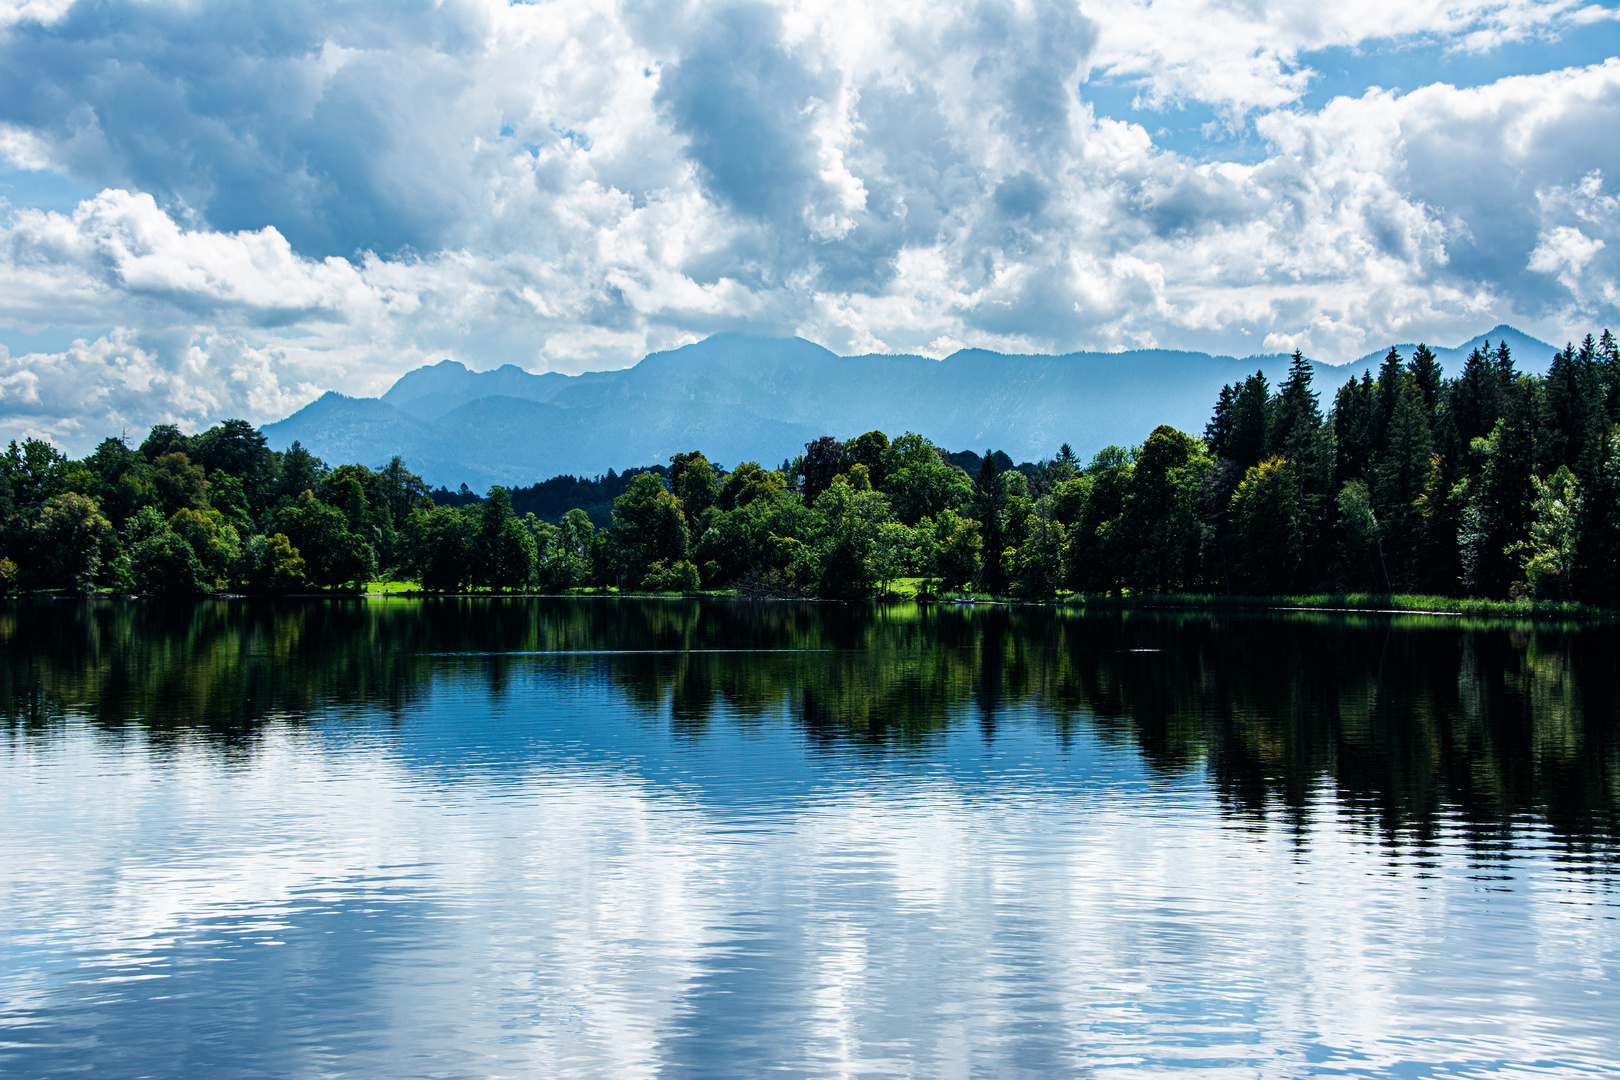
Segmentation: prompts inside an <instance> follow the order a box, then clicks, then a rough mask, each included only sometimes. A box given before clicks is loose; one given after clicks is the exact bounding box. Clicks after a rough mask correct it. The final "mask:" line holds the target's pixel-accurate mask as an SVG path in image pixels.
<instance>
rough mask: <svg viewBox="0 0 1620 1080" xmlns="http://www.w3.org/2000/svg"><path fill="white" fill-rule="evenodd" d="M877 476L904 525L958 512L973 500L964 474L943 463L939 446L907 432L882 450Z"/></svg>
mask: <svg viewBox="0 0 1620 1080" xmlns="http://www.w3.org/2000/svg"><path fill="white" fill-rule="evenodd" d="M878 473H879V475H880V476H881V477H882V478H883V482H882V484H880V485H879V487H880V488H881V490H882V491H883V492H884V493H885V494H886V495H888V496H889V501H890V503H891V504H892V505H893V507H894V512H895V516H896V517H898V518H899V519H900V520H901V521H902V522H903V523H905V524H907V525H915V524H917V523H918V522H919V521H921V520H922V519H923V518H931V517H937V516H938V515H939V514H940V513H941V512H942V511H945V510H954V511H957V512H960V511H962V510H964V509H966V508H967V505H968V503H969V502H970V501H971V500H972V498H973V481H971V480H970V479H968V475H967V473H965V472H963V471H962V470H961V469H958V468H957V467H956V466H955V465H952V464H950V463H949V462H948V461H946V460H945V456H944V452H943V451H942V450H940V449H939V447H937V446H934V445H933V444H932V443H930V442H929V441H928V440H927V439H925V438H923V437H922V436H921V435H916V434H913V433H911V432H909V431H908V432H906V433H905V434H904V435H902V436H900V437H899V438H897V439H895V440H894V441H893V442H892V443H890V444H889V446H888V448H887V449H886V450H884V451H883V454H882V467H881V468H880V469H879V470H878Z"/></svg>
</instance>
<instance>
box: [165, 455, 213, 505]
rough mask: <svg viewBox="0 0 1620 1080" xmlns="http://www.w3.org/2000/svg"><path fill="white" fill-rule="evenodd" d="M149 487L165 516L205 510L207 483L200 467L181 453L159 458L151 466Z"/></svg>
mask: <svg viewBox="0 0 1620 1080" xmlns="http://www.w3.org/2000/svg"><path fill="white" fill-rule="evenodd" d="M152 487H153V489H154V490H155V491H156V493H157V499H158V506H159V507H160V508H161V509H162V510H163V513H164V515H165V516H169V515H171V514H173V513H174V512H175V511H177V510H206V509H207V508H208V494H207V493H208V480H207V478H206V477H205V476H204V474H203V469H202V466H201V465H194V464H192V461H191V459H190V458H189V457H187V456H186V455H185V454H184V453H183V452H181V451H178V450H176V451H174V452H173V453H169V454H162V455H160V456H159V457H157V458H156V459H155V460H154V461H153V462H152Z"/></svg>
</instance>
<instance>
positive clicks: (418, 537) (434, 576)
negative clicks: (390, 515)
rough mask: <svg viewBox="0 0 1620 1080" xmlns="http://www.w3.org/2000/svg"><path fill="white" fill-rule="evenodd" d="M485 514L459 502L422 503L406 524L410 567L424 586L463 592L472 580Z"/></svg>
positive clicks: (432, 589) (435, 590) (438, 589)
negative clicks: (421, 506)
mask: <svg viewBox="0 0 1620 1080" xmlns="http://www.w3.org/2000/svg"><path fill="white" fill-rule="evenodd" d="M482 525H483V521H482V515H479V514H476V513H475V512H473V511H472V510H471V509H468V508H463V507H456V506H437V507H431V508H429V507H423V508H420V509H417V510H415V511H413V512H412V513H411V516H410V517H409V518H408V519H407V521H406V525H405V533H406V537H407V539H406V550H407V551H409V552H410V559H409V561H408V562H407V564H406V565H407V568H408V569H409V570H410V571H411V572H412V573H414V574H415V576H416V579H417V580H418V581H420V582H421V583H422V587H423V588H424V589H428V590H431V591H433V592H462V591H464V590H465V589H466V588H467V587H468V585H470V584H471V582H472V577H473V560H474V558H475V555H476V542H477V537H478V534H479V532H480V531H481V529H482Z"/></svg>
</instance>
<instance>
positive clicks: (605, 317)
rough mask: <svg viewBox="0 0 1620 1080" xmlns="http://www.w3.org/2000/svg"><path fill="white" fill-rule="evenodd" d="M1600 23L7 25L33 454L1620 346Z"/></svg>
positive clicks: (1611, 40) (27, 8)
mask: <svg viewBox="0 0 1620 1080" xmlns="http://www.w3.org/2000/svg"><path fill="white" fill-rule="evenodd" d="M1616 14H1617V13H1616V9H1615V5H1614V4H1612V3H1586V2H1582V0H1547V2H1535V0H1401V2H1394V0H1364V2H1361V3H1357V4H1354V5H1350V4H1341V5H1323V4H1320V3H1275V2H1273V3H1250V4H1233V3H1230V2H1227V0H1105V2H1099V3H1094V4H1093V3H1082V4H1064V3H1057V2H1041V3H1008V4H981V5H963V4H959V3H952V4H940V3H933V2H929V0H897V2H895V3H891V4H885V5H873V4H868V3H847V2H837V0H830V2H825V3H816V2H810V0H800V2H796V3H790V4H781V5H772V4H762V3H708V4H677V3H631V4H614V3H591V2H583V0H576V2H570V3H533V4H520V5H509V4H506V3H495V2H480V0H462V2H447V3H440V4H424V3H417V4H410V3H379V4H367V3H344V4H313V3H312V4H302V3H293V2H286V3H276V4H223V3H220V4H207V3H177V4H165V3H150V2H141V3H124V2H117V0H111V2H103V3H95V4H83V3H78V4H76V3H66V2H62V0H0V198H3V199H4V200H5V204H4V206H3V207H0V348H3V350H4V351H3V352H0V436H16V435H21V434H40V435H46V436H48V437H51V438H53V439H56V440H57V441H59V442H61V443H63V444H64V445H67V446H69V447H71V448H73V449H75V450H82V449H84V448H85V447H87V446H88V445H90V444H92V443H93V442H94V441H96V440H97V439H99V438H100V437H101V436H102V435H103V434H106V433H108V432H118V431H121V430H129V431H131V432H132V433H139V431H141V430H142V429H144V427H145V426H147V425H149V424H151V423H154V422H177V423H180V424H181V425H182V426H183V427H186V428H195V427H198V426H201V425H204V424H206V423H209V422H212V421H214V420H218V419H220V418H222V417H226V416H244V417H247V418H249V419H251V420H255V421H261V422H262V421H267V420H272V419H276V418H278V417H280V416H284V415H286V414H287V413H289V412H291V411H293V410H294V409H296V408H298V407H299V406H301V405H302V404H304V403H306V402H307V401H309V400H310V399H312V398H313V397H314V396H315V395H317V394H319V393H320V392H322V391H324V390H326V389H338V390H342V391H344V392H348V393H356V394H375V393H378V392H380V391H381V390H383V389H385V388H386V387H387V386H388V385H389V384H390V383H391V382H392V381H393V379H395V378H396V377H397V376H398V375H399V374H400V373H402V372H403V371H405V370H408V369H410V368H413V367H416V366H419V365H421V364H423V363H430V362H435V361H437V360H439V359H443V358H445V357H454V358H456V359H458V360H461V361H462V362H464V363H466V364H468V366H470V367H474V368H489V367H494V366H496V365H498V364H501V363H516V364H519V365H521V366H523V367H526V368H528V369H530V370H536V371H539V370H547V369H551V370H561V371H579V370H585V369H591V368H609V367H619V366H623V365H626V364H629V363H633V362H634V361H635V360H637V359H639V358H640V356H642V355H643V354H645V353H646V352H649V351H652V350H654V349H660V348H668V347H672V346H676V345H680V344H684V343H687V342H690V341H693V340H697V339H700V338H702V337H705V336H707V335H709V334H711V333H715V332H718V331H725V330H736V329H751V330H754V331H756V332H766V333H781V334H800V335H802V336H804V337H807V338H809V339H811V340H814V341H817V342H820V343H821V344H824V345H826V346H828V347H829V348H832V349H834V350H835V351H838V352H842V353H855V352H867V351H877V352H918V353H924V354H928V355H934V356H943V355H946V354H948V353H949V352H951V351H954V350H955V349H957V348H960V347H963V346H970V345H971V346H979V347H986V348H993V349H999V350H1003V351H1039V352H1051V351H1068V350H1074V349H1104V350H1109V349H1122V348H1130V347H1141V346H1160V347H1173V348H1189V349H1204V350H1209V351H1214V352H1225V353H1232V354H1236V355H1248V354H1250V353H1259V352H1265V353H1272V352H1280V351H1287V350H1291V349H1293V348H1295V347H1299V348H1302V349H1304V350H1305V351H1306V352H1307V354H1309V355H1312V356H1314V357H1316V358H1318V359H1322V360H1327V361H1342V360H1348V359H1351V358H1353V357H1356V356H1359V355H1362V354H1364V353H1366V352H1369V351H1371V350H1373V349H1377V348H1380V347H1382V346H1385V345H1387V344H1389V343H1390V342H1393V341H1413V340H1429V341H1433V342H1437V343H1440V344H1454V343H1456V342H1459V341H1462V340H1464V339H1466V338H1468V337H1471V336H1473V335H1474V334H1476V333H1478V332H1480V331H1482V330H1484V329H1487V328H1489V327H1491V326H1494V325H1496V324H1497V323H1501V322H1508V323H1512V324H1514V325H1516V326H1518V327H1520V328H1521V329H1523V330H1526V331H1527V332H1530V333H1532V334H1535V335H1537V336H1539V337H1542V338H1545V339H1548V340H1555V341H1562V340H1564V339H1566V338H1568V337H1571V336H1578V335H1580V334H1583V333H1585V332H1586V331H1587V330H1588V329H1600V328H1602V327H1603V326H1606V325H1611V326H1615V325H1620V319H1617V318H1616V314H1617V308H1620V160H1617V159H1620V140H1616V139H1615V138H1614V137H1613V133H1614V132H1616V131H1620V59H1616V57H1617V56H1620V19H1617V18H1616Z"/></svg>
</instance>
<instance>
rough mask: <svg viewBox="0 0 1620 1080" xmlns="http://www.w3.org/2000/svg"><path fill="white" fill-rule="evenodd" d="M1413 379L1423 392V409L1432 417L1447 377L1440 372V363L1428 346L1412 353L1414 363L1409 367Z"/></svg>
mask: <svg viewBox="0 0 1620 1080" xmlns="http://www.w3.org/2000/svg"><path fill="white" fill-rule="evenodd" d="M1408 367H1409V370H1410V371H1411V372H1412V378H1413V379H1414V380H1415V381H1416V382H1417V385H1418V389H1419V390H1421V391H1423V407H1424V409H1425V410H1427V411H1428V413H1429V414H1430V415H1431V416H1432V415H1434V410H1435V409H1436V408H1437V407H1438V406H1439V404H1440V391H1441V388H1442V387H1443V386H1444V385H1445V375H1444V373H1443V372H1442V371H1441V370H1440V361H1439V360H1437V359H1435V356H1434V353H1433V352H1432V351H1431V350H1430V349H1429V347H1428V346H1427V345H1419V346H1418V347H1417V348H1416V349H1415V350H1413V352H1412V362H1411V364H1410V365H1408Z"/></svg>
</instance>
